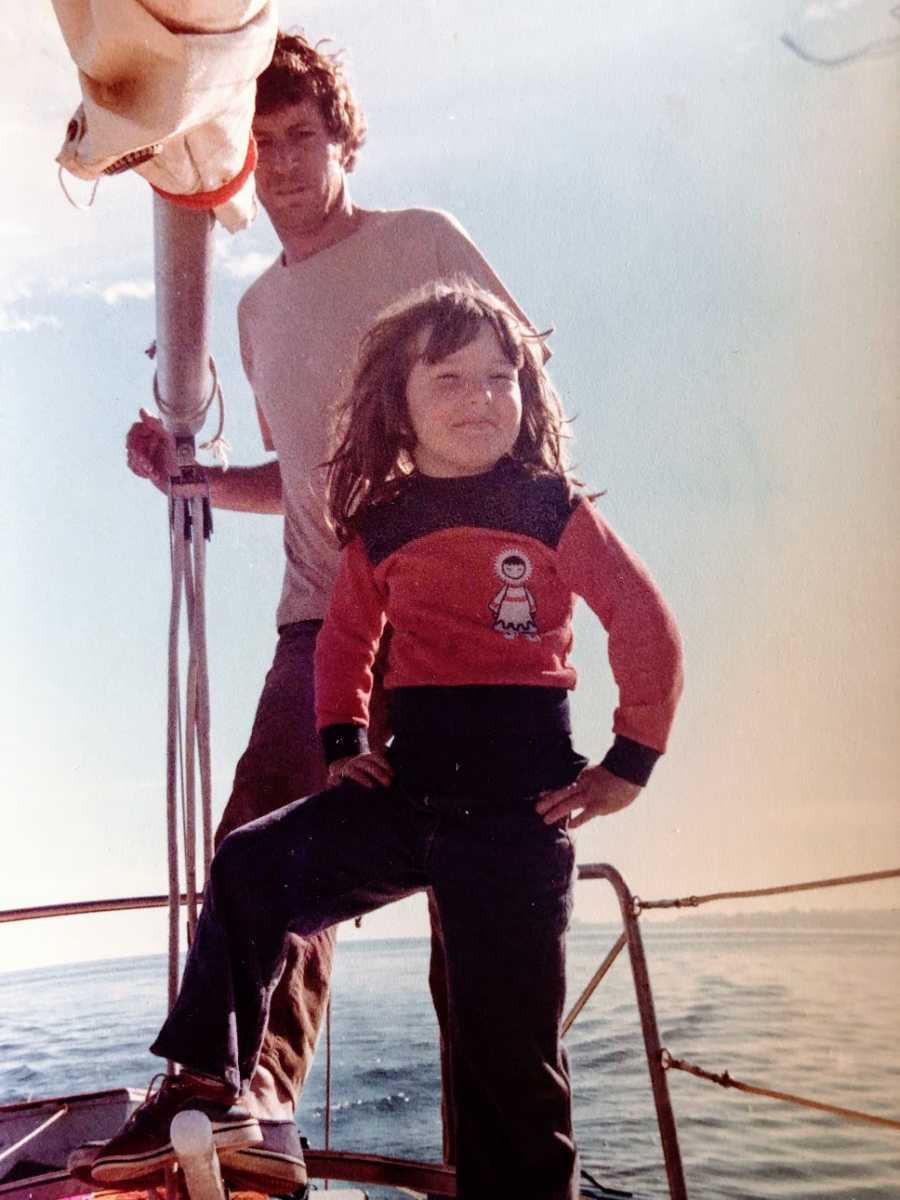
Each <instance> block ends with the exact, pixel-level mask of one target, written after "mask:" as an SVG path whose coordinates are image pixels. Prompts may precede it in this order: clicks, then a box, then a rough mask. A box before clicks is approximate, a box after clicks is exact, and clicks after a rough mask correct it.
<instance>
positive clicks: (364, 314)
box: [127, 34, 518, 1191]
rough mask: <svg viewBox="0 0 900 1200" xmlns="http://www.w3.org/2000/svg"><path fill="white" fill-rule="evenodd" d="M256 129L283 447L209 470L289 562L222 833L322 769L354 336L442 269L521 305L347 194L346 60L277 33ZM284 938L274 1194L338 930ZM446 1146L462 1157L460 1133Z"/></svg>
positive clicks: (255, 373)
mask: <svg viewBox="0 0 900 1200" xmlns="http://www.w3.org/2000/svg"><path fill="white" fill-rule="evenodd" d="M253 129H254V135H255V137H256V141H257V146H258V150H259V163H258V167H257V172H256V179H257V188H258V193H259V198H260V201H261V202H262V204H263V206H264V207H265V209H266V211H267V213H268V214H269V217H270V219H271V221H272V225H273V226H274V228H275V231H276V233H277V235H278V237H279V239H280V241H281V244H282V248H283V249H282V253H281V256H280V258H279V259H278V260H277V261H276V262H275V263H273V264H272V266H271V267H269V269H268V270H267V271H265V272H264V273H263V275H262V276H261V277H260V278H259V279H258V280H257V281H256V282H255V283H254V284H253V285H252V286H251V287H250V288H249V290H248V291H247V292H246V294H245V295H244V297H243V298H242V300H241V303H240V306H239V311H238V324H239V332H240V343H241V355H242V359H243V363H244V368H245V371H246V374H247V378H248V380H249V382H250V385H251V387H252V389H253V392H254V395H255V398H256V404H257V411H258V414H259V421H260V426H261V429H262V434H263V442H264V444H265V446H266V449H268V450H274V451H275V453H276V454H277V459H276V460H272V461H269V462H266V463H263V464H260V465H258V466H250V467H231V468H229V469H228V470H227V471H223V470H222V469H221V468H215V467H213V468H208V469H207V475H208V479H209V485H210V494H211V498H212V502H213V504H214V505H216V506H217V507H220V508H227V509H233V510H239V511H244V512H256V513H283V514H284V547H285V557H286V566H285V575H284V586H283V589H282V594H281V600H280V603H279V606H278V614H277V622H278V631H279V636H278V643H277V646H276V650H275V657H274V661H273V663H272V667H271V669H270V671H269V673H268V675H267V677H266V682H265V686H264V688H263V692H262V696H261V697H260V701H259V706H258V709H257V713H256V717H255V720H254V725H253V730H252V732H251V735H250V742H249V745H248V747H247V749H246V751H245V752H244V754H243V755H242V757H241V759H240V761H239V762H238V765H237V769H236V772H235V778H234V785H233V790H232V793H231V797H230V799H229V800H228V803H227V805H226V807H225V812H224V814H223V817H222V821H221V824H220V826H219V829H218V832H217V842H219V841H221V839H222V838H223V837H224V836H225V834H226V833H229V832H230V831H231V830H233V829H235V828H237V827H238V826H240V825H242V824H244V823H245V822H247V821H250V820H253V819H254V818H256V817H259V816H262V815H263V814H265V813H268V812H271V811H272V810H273V809H275V808H278V807H281V806H282V805H284V804H286V803H288V802H289V801H291V800H294V799H296V798H297V797H298V796H303V795H307V794H309V793H311V792H315V791H317V790H319V789H321V787H322V786H323V785H324V784H325V782H326V777H325V769H324V765H323V760H322V757H321V752H320V749H319V745H318V740H317V736H316V731H315V721H314V713H313V650H314V646H315V639H316V634H317V632H318V629H319V626H320V624H321V621H322V618H323V616H324V614H325V609H326V605H327V601H328V598H329V594H330V592H331V588H332V585H333V582H334V575H335V570H336V564H337V546H336V543H335V540H334V538H333V536H332V534H331V532H330V530H329V529H328V527H327V525H326V522H325V516H324V511H325V510H324V474H323V472H322V470H321V463H322V462H323V461H324V460H325V458H326V457H327V454H328V444H329V423H330V413H331V410H332V407H333V404H334V402H335V400H336V399H337V398H338V397H339V396H340V395H341V393H342V391H343V390H344V389H345V387H346V386H347V383H348V381H349V378H350V376H351V374H352V369H353V364H354V359H355V354H356V348H357V345H358V341H359V338H360V336H361V335H362V334H363V333H364V332H365V330H366V329H367V328H368V327H369V326H370V325H371V324H372V322H373V320H374V318H375V317H376V316H377V314H378V313H379V312H380V311H381V309H382V308H384V307H385V306H386V305H388V304H390V303H392V302H394V301H395V300H397V299H398V298H399V297H401V296H402V295H404V294H405V293H406V292H408V291H409V290H411V289H412V288H414V287H418V286H420V285H422V284H423V283H427V282H428V281H429V280H432V279H436V278H440V277H444V276H449V275H466V276H470V277H471V278H473V279H474V280H475V281H476V282H478V283H481V284H482V285H483V286H485V287H487V288H488V289H490V290H491V291H493V292H495V293H497V294H499V295H500V296H502V297H503V298H505V299H506V300H507V302H509V303H512V301H511V300H510V297H509V296H508V294H507V293H506V291H505V289H504V288H503V285H502V284H501V283H500V281H499V279H498V278H497V277H496V276H495V275H494V273H493V272H492V271H491V269H490V267H489V266H488V265H487V263H486V262H485V260H484V259H483V258H482V257H481V255H480V254H479V252H478V250H477V249H476V248H475V246H474V245H473V244H472V242H471V241H470V240H469V239H468V237H467V236H466V235H465V233H464V232H463V231H462V229H461V228H460V227H459V226H458V225H457V224H456V222H455V221H454V220H453V219H452V218H450V217H448V216H446V215H444V214H442V213H438V212H432V211H427V210H422V209H407V210H399V211H370V210H363V209H360V208H357V207H356V206H355V205H354V204H353V202H352V200H351V198H350V193H349V189H348V186H347V176H348V174H349V173H350V172H351V171H352V169H353V167H354V165H355V161H356V155H357V152H358V151H359V149H360V147H361V146H362V144H363V142H364V140H365V123H364V119H363V116H362V113H361V111H360V109H359V108H358V106H357V104H356V102H355V100H354V97H353V95H352V93H351V91H350V88H349V86H348V84H347V81H346V80H345V78H344V76H343V74H342V71H341V68H340V66H339V65H338V63H337V62H336V61H335V60H334V59H332V58H330V57H329V56H327V55H324V54H322V53H320V52H319V51H317V50H316V49H315V48H314V47H312V46H311V45H310V44H309V43H308V42H307V41H306V40H305V38H303V37H302V36H300V35H295V34H291V35H288V34H279V36H278V39H277V42H276V48H275V53H274V57H273V59H272V62H271V64H270V66H269V67H268V68H267V69H266V71H265V72H263V74H262V75H261V76H260V78H259V80H258V85H257V109H256V117H255V120H254V126H253ZM517 311H518V310H517ZM127 451H128V463H129V466H130V467H131V469H132V471H134V473H135V474H137V475H140V476H144V477H146V478H149V479H151V480H152V481H153V482H154V483H155V484H156V486H157V487H159V488H160V489H161V490H165V489H166V487H167V484H168V476H169V473H170V468H171V465H172V444H171V440H170V439H169V437H168V435H167V434H166V433H165V431H164V430H163V427H162V425H161V423H160V422H159V421H158V420H157V419H156V418H155V417H152V416H150V415H149V414H148V413H146V412H143V411H142V412H141V419H140V421H139V422H137V423H136V424H135V425H134V426H133V427H132V428H131V430H130V431H129V434H128V438H127ZM289 943H290V944H289V945H288V947H287V961H286V966H285V971H284V974H283V976H282V979H281V982H280V984H279V986H278V989H277V991H276V992H275V995H274V997H273V1000H272V1005H271V1011H270V1017H269V1026H268V1033H267V1036H266V1041H265V1044H264V1047H263V1051H262V1054H261V1057H260V1062H259V1067H258V1069H257V1071H256V1075H255V1076H254V1080H253V1087H252V1095H251V1097H250V1098H249V1101H248V1107H250V1108H251V1111H252V1112H253V1113H254V1115H256V1116H258V1117H260V1118H261V1126H262V1129H263V1134H264V1143H263V1146H262V1147H261V1148H253V1147H251V1148H248V1149H246V1150H242V1151H238V1152H237V1153H236V1154H235V1155H234V1156H233V1157H232V1158H230V1159H228V1160H227V1161H226V1163H225V1165H226V1167H227V1168H228V1169H229V1170H230V1171H231V1172H232V1174H233V1175H237V1176H239V1177H244V1176H246V1177H247V1178H248V1179H250V1181H251V1182H255V1183H257V1184H258V1185H260V1186H263V1185H268V1186H269V1187H270V1188H271V1187H273V1186H274V1185H277V1186H278V1188H279V1190H280V1191H285V1190H294V1189H296V1188H298V1187H301V1186H302V1185H303V1184H304V1183H305V1180H306V1174H305V1168H304V1167H303V1162H302V1153H301V1150H300V1145H299V1140H298V1136H297V1131H296V1125H295V1121H294V1108H295V1104H296V1100H297V1097H298V1096H299V1093H300V1091H301V1089H302V1087H303V1084H304V1081H305V1079H306V1076H307V1074H308V1071H309V1068H310V1065H311V1061H312V1056H313V1052H314V1049H315V1044H316V1039H317V1036H318V1031H319V1026H320V1023H321V1019H322V1016H323V1013H324V1009H325V1005H326V1003H327V998H328V985H329V978H330V972H331V962H332V956H333V951H334V931H333V930H332V931H329V932H327V933H326V934H320V935H318V936H317V937H314V938H309V939H301V938H299V937H295V936H293V935H292V936H291V937H290V938H289ZM431 985H432V994H433V995H434V998H435V1006H436V1008H437V1010H438V1014H439V1017H442V1014H443V1012H444V1011H445V1009H446V992H445V983H444V980H443V973H442V966H441V956H440V954H437V955H434V954H433V956H432V972H431ZM443 1074H444V1088H445V1093H446V1090H447V1088H448V1087H449V1085H450V1081H449V1079H448V1078H447V1072H446V1069H445V1070H444V1072H443ZM445 1151H446V1152H447V1153H448V1155H452V1132H451V1131H447V1132H446V1134H445Z"/></svg>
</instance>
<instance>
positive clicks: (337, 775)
mask: <svg viewBox="0 0 900 1200" xmlns="http://www.w3.org/2000/svg"><path fill="white" fill-rule="evenodd" d="M393 778H394V769H393V767H392V766H391V764H390V763H389V762H388V760H387V759H386V758H385V756H384V755H383V754H375V753H372V754H356V755H350V756H349V757H348V758H338V759H336V760H335V761H334V762H333V763H332V764H331V766H330V767H329V768H328V784H329V786H330V787H334V786H335V785H336V784H339V783H343V782H344V780H345V779H352V780H353V782H354V783H360V784H362V786H363V787H369V788H370V787H388V785H389V784H390V783H391V780H392V779H393Z"/></svg>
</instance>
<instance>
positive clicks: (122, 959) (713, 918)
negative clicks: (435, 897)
mask: <svg viewBox="0 0 900 1200" xmlns="http://www.w3.org/2000/svg"><path fill="white" fill-rule="evenodd" d="M642 928H643V933H644V936H645V937H651V938H652V937H654V936H659V935H663V936H665V935H666V934H677V933H681V932H688V931H690V930H692V929H698V930H702V931H703V932H710V933H712V932H721V933H732V932H734V933H738V932H745V931H755V932H765V931H771V932H773V933H789V932H792V931H795V932H801V933H822V934H827V933H835V932H838V933H839V932H848V933H879V934H881V933H897V934H900V908H877V909H860V910H858V911H845V910H841V909H823V910H820V911H816V910H808V909H788V910H786V911H782V912H766V911H762V910H757V911H755V912H745V913H722V912H698V911H683V910H681V911H676V912H672V911H671V910H666V912H665V916H662V917H661V919H660V914H656V913H651V914H648V915H647V917H646V918H645V920H644V922H643V925H642ZM620 929H621V926H620V925H619V924H618V922H616V921H584V920H579V919H575V920H573V922H572V926H571V935H572V936H573V937H576V938H581V937H583V936H585V935H590V934H591V933H594V932H614V933H618V932H619V931H620ZM428 946H429V938H428V937H423V936H419V935H411V936H408V937H373V938H354V939H353V940H352V941H349V940H348V941H347V942H345V943H344V945H343V950H344V952H345V953H353V952H356V953H363V954H365V953H370V952H378V953H382V954H383V953H384V952H385V951H388V950H390V949H391V948H392V947H393V948H396V949H397V950H401V949H406V950H410V949H412V948H413V947H415V948H416V949H418V950H420V951H421V952H422V954H423V955H424V954H425V953H426V952H427V948H428ZM165 960H166V955H165V953H156V954H137V955H131V956H117V957H112V958H92V959H83V960H69V961H67V962H59V963H52V964H49V965H44V966H39V967H24V968H20V969H18V970H12V971H0V980H9V979H11V978H12V977H14V976H23V975H47V974H53V973H54V972H57V971H77V970H84V971H90V970H93V969H100V968H102V969H106V970H109V969H110V968H113V969H114V968H115V966H116V964H121V965H122V967H123V969H124V968H126V967H128V966H131V965H132V964H135V963H148V962H152V961H157V962H160V963H164V962H165Z"/></svg>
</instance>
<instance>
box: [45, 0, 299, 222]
mask: <svg viewBox="0 0 900 1200" xmlns="http://www.w3.org/2000/svg"><path fill="white" fill-rule="evenodd" d="M53 6H54V8H55V10H56V16H57V20H58V21H59V25H60V28H61V30H62V34H63V37H64V38H65V40H66V44H67V46H68V48H69V51H70V53H71V55H72V58H73V59H74V60H75V63H76V65H77V67H78V74H79V82H80V84H81V92H82V97H83V101H82V104H81V105H80V106H79V108H78V109H77V111H76V113H75V115H74V116H73V117H72V119H71V121H70V122H69V127H68V130H67V134H66V139H65V142H64V144H63V147H62V149H61V151H60V153H59V155H58V156H57V161H58V162H59V163H60V165H61V166H62V167H63V168H65V170H67V171H70V172H71V173H72V174H73V175H76V176H78V177H79V178H81V179H89V180H90V179H96V178H98V176H100V175H102V174H115V173H116V172H118V171H121V170H125V169H128V168H133V169H134V170H136V171H138V172H139V173H140V174H141V175H143V176H144V177H145V178H146V179H147V180H148V181H149V182H150V184H151V185H152V186H153V187H154V188H155V189H156V190H157V191H159V192H161V193H163V194H164V195H165V196H166V198H167V199H169V200H171V201H173V203H176V204H179V203H181V204H184V205H185V206H187V207H192V208H200V209H205V210H209V209H211V210H212V211H213V212H214V213H215V215H216V217H217V218H218V220H219V221H221V222H222V224H223V225H224V226H225V227H226V228H228V229H230V230H232V231H235V230H237V229H242V228H244V227H245V226H246V225H249V223H250V222H251V221H252V220H253V217H254V215H255V211H256V201H255V193H254V184H253V166H254V162H255V157H254V155H255V147H254V145H253V142H252V138H251V123H252V120H253V107H254V98H255V82H256V77H257V75H259V74H260V72H261V71H263V70H264V69H265V67H266V66H267V64H268V62H269V60H270V58H271V57H272V48H273V46H274V42H275V32H276V25H277V13H276V4H275V0H53Z"/></svg>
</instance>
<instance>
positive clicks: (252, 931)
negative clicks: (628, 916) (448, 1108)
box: [152, 782, 577, 1200]
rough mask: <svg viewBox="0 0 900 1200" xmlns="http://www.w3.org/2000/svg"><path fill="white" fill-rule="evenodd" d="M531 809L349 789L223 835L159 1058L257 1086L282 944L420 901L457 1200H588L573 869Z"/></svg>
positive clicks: (522, 803) (567, 848)
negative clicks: (573, 1078) (426, 910)
mask: <svg viewBox="0 0 900 1200" xmlns="http://www.w3.org/2000/svg"><path fill="white" fill-rule="evenodd" d="M534 803H535V797H534V796H528V797H523V796H521V795H520V796H519V797H518V798H509V797H506V798H499V799H497V798H494V799H492V800H491V801H490V802H486V801H485V800H484V799H483V798H481V799H479V800H477V801H474V800H473V801H467V799H466V797H464V796H460V795H454V796H440V795H426V794H422V793H416V794H409V793H408V792H404V791H402V790H401V789H400V788H399V787H397V786H394V787H391V788H388V789H385V788H365V787H362V786H360V785H357V784H354V783H352V782H346V783H343V784H341V785H340V786H339V787H336V788H332V789H330V790H327V791H324V792H319V793H318V794H316V795H314V796H311V797H309V798H308V799H305V800H299V801H296V802H295V803H293V804H289V805H288V806H287V807H285V808H282V809H279V810H278V811H277V812H274V813H272V814H270V815H269V816H266V817H262V818H260V819H259V820H257V821H253V822H251V823H250V824H249V825H245V826H244V827H243V828H241V829H238V830H236V831H235V832H234V833H232V834H230V835H229V836H228V837H227V838H226V839H225V841H224V842H223V844H222V846H221V847H220V849H219V851H218V853H217V854H216V856H215V858H214V860H213V864H212V869H211V872H210V879H209V885H208V887H207V890H206V896H205V900H204V905H203V912H202V915H201V918H200V922H199V925H198V928H197V933H196V937H195V939H194V943H193V945H192V947H191V951H190V954H189V956H188V961H187V965H186V968H185V973H184V979H183V981H182V985H181V991H180V993H179V996H178V999H177V1001H176V1003H175V1007H174V1008H173V1010H172V1012H171V1013H170V1015H169V1017H168V1019H167V1020H166V1022H165V1024H164V1026H163V1028H162V1030H161V1032H160V1034H159V1037H158V1038H157V1040H156V1042H155V1043H154V1045H153V1047H152V1049H153V1052H154V1053H155V1054H159V1055H161V1056H163V1057H165V1058H170V1059H172V1060H174V1061H175V1062H178V1063H181V1064H182V1065H183V1066H186V1067H188V1068H192V1069H193V1070H195V1071H199V1072H202V1073H205V1074H209V1075H213V1076H216V1077H217V1078H222V1079H226V1080H228V1082H229V1083H231V1084H232V1085H233V1086H234V1087H235V1088H238V1089H240V1088H243V1087H245V1086H246V1084H247V1082H248V1081H249V1079H250V1076H251V1074H252V1072H253V1068H254V1065H255V1063H256V1059H257V1056H258V1054H259V1050H260V1045H261V1043H262V1038H263V1034H264V1031H265V1027H266V1019H267V1014H268V1006H269V999H270V997H271V994H272V990H273V988H274V987H275V985H276V983H277V982H278V978H279V975H280V973H281V970H282V965H283V960H284V940H285V935H286V934H287V933H288V932H289V931H294V932H296V933H299V934H306V935H309V934H313V933H316V932H318V931H319V930H321V929H324V928H325V927H327V926H329V925H332V924H334V923H336V922H338V921H345V920H348V919H351V918H353V917H357V916H360V915H362V914H363V913H367V912H370V911H372V910H373V909H375V908H378V907H380V906H381V905H383V904H388V903H389V902H391V901H392V900H398V899H400V898H401V897H403V896H406V895H409V894H410V893H411V892H415V891H419V890H420V889H422V888H425V887H431V888H433V890H434V895H435V900H436V903H437V906H438V909H439V912H440V917H441V923H442V925H443V930H444V938H445V943H446V954H447V969H448V985H449V993H450V1030H449V1032H450V1055H451V1063H452V1071H453V1079H454V1090H455V1107H456V1112H455V1114H454V1120H455V1123H456V1130H457V1138H458V1143H457V1144H458V1164H457V1172H458V1195H459V1197H460V1198H461V1200H487V1198H488V1197H492V1196H495V1195H496V1196H527V1197H533V1198H534V1200H570V1198H571V1197H574V1196H575V1195H577V1189H576V1175H577V1171H576V1154H575V1146H574V1142H573V1137H572V1126H571V1113H570V1100H571V1092H570V1084H569V1071H568V1063H567V1059H566V1054H565V1051H564V1050H563V1048H562V1046H561V1045H560V1041H559V1025H560V1020H561V1017H562V1009H563V1002H564V988H565V981H564V969H565V947H564V939H565V930H566V926H567V924H568V920H569V915H570V912H571V902H572V879H573V871H574V853H573V848H572V843H571V841H570V839H569V836H568V834H567V833H566V832H565V830H563V829H560V828H558V827H555V826H547V825H545V824H544V823H543V821H542V820H541V819H540V818H539V817H538V816H537V815H536V814H535V812H534Z"/></svg>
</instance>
